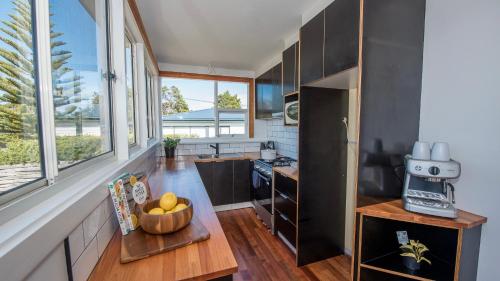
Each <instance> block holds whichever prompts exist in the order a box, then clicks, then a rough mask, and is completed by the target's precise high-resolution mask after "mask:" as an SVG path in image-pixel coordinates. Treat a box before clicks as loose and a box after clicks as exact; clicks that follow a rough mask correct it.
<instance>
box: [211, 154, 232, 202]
mask: <svg viewBox="0 0 500 281" xmlns="http://www.w3.org/2000/svg"><path fill="white" fill-rule="evenodd" d="M233 162H234V161H231V160H228V161H214V162H213V165H214V174H213V177H214V180H213V181H214V187H213V189H214V200H212V205H214V206H220V205H227V204H232V203H233V201H234V192H233Z"/></svg>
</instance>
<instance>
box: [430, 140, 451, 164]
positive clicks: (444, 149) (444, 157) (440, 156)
mask: <svg viewBox="0 0 500 281" xmlns="http://www.w3.org/2000/svg"><path fill="white" fill-rule="evenodd" d="M431 160H433V161H450V146H449V145H448V143H446V142H435V143H434V145H433V146H432V152H431Z"/></svg>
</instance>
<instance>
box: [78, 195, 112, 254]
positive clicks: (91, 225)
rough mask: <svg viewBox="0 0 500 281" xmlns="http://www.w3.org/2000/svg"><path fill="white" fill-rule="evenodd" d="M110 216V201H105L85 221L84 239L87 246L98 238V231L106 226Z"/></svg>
mask: <svg viewBox="0 0 500 281" xmlns="http://www.w3.org/2000/svg"><path fill="white" fill-rule="evenodd" d="M109 216H110V212H109V206H108V200H107V198H106V200H103V201H102V202H101V204H99V206H97V208H95V210H94V211H92V213H90V215H89V216H88V217H87V218H85V220H83V238H84V241H85V246H86V247H87V245H88V244H89V243H90V241H91V240H92V239H93V238H94V237H95V236H96V234H97V231H99V229H100V228H101V227H102V226H103V225H104V223H105V222H106V220H107V219H108V217H109Z"/></svg>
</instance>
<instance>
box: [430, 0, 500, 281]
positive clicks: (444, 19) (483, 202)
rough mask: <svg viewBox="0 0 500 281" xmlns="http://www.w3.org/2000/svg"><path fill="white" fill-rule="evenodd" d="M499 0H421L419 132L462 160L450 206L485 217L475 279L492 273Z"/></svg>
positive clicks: (497, 272)
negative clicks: (423, 23)
mask: <svg viewBox="0 0 500 281" xmlns="http://www.w3.org/2000/svg"><path fill="white" fill-rule="evenodd" d="M499 27H500V1H498V0H480V1H466V0H427V12H426V26H425V45H424V69H423V82H422V104H421V113H420V115H421V118H420V138H421V139H422V140H425V141H437V140H440V141H446V142H449V143H450V146H451V150H452V151H451V152H452V157H454V158H455V159H456V160H458V161H460V162H461V163H462V176H461V177H460V179H459V181H458V183H457V184H456V188H457V191H456V198H457V206H458V207H459V208H461V209H464V210H467V211H470V212H474V213H477V214H480V215H483V216H487V217H488V223H487V224H486V225H484V227H483V232H482V239H481V250H480V258H479V272H478V278H477V280H480V281H489V280H498V278H499V277H498V276H500V267H499V266H498V265H499V263H498V261H499V260H500V240H499V237H500V220H499V215H500V207H499V206H500V204H499V200H500V186H499V185H500V182H499V180H498V175H499V174H500V164H498V159H499V158H500V29H499Z"/></svg>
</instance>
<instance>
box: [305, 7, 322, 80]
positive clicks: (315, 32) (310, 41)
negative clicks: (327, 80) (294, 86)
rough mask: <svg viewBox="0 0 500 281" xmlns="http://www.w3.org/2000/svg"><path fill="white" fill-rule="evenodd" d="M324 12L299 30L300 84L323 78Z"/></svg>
mask: <svg viewBox="0 0 500 281" xmlns="http://www.w3.org/2000/svg"><path fill="white" fill-rule="evenodd" d="M324 31H325V12H324V11H322V12H321V13H319V14H317V15H316V16H315V17H314V18H313V19H311V20H310V21H309V22H308V23H306V24H305V25H303V26H302V28H300V84H301V85H304V84H308V83H311V82H313V81H315V80H319V79H321V78H323V76H324V75H323V61H324V57H323V47H324V43H325V40H324V39H325V37H324V35H325V32H324Z"/></svg>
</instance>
